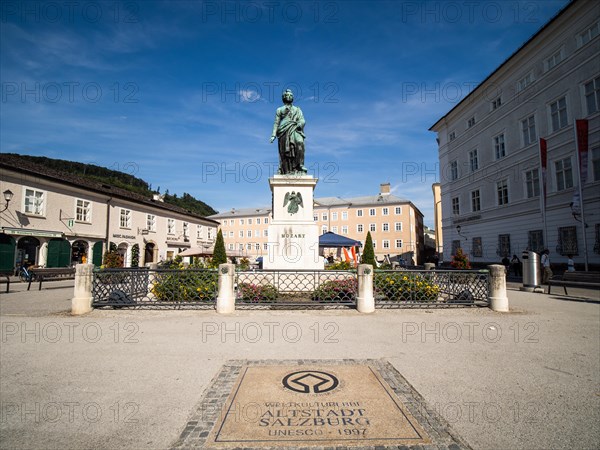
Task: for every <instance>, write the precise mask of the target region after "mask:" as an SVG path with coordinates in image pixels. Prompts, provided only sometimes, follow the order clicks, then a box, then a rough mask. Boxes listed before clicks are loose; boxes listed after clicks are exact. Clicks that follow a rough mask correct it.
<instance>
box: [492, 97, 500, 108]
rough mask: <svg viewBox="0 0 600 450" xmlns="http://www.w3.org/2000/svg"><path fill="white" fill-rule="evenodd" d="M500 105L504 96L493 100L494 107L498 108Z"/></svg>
mask: <svg viewBox="0 0 600 450" xmlns="http://www.w3.org/2000/svg"><path fill="white" fill-rule="evenodd" d="M500 106H502V97H498V98H497V99H496V100H493V101H492V109H498V108H500Z"/></svg>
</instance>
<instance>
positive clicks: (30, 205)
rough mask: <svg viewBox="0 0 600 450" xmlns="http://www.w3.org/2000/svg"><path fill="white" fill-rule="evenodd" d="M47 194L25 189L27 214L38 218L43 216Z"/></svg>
mask: <svg viewBox="0 0 600 450" xmlns="http://www.w3.org/2000/svg"><path fill="white" fill-rule="evenodd" d="M45 196H46V194H45V192H44V191H38V190H36V189H25V205H24V206H25V207H24V208H23V209H24V210H25V213H26V214H34V215H36V216H43V215H44V209H45V206H46V205H45V204H44V203H45V202H44V198H45Z"/></svg>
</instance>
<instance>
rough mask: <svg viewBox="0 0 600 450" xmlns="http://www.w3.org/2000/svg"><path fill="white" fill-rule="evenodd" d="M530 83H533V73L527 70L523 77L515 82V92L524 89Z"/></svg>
mask: <svg viewBox="0 0 600 450" xmlns="http://www.w3.org/2000/svg"><path fill="white" fill-rule="evenodd" d="M532 83H533V73H531V72H529V73H528V74H527V75H525V76H524V77H523V78H521V79H520V80H519V82H518V83H517V92H520V91H522V90H524V89H526V88H527V87H528V86H530V85H531V84H532Z"/></svg>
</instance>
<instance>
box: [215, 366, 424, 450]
mask: <svg viewBox="0 0 600 450" xmlns="http://www.w3.org/2000/svg"><path fill="white" fill-rule="evenodd" d="M430 442H431V440H430V439H429V437H428V435H427V434H426V432H425V431H424V429H423V428H422V427H421V426H420V425H419V423H418V422H417V421H416V420H415V418H414V417H413V416H412V415H411V414H410V412H409V411H408V409H407V408H406V407H405V406H404V405H403V404H402V402H401V401H400V400H399V398H398V397H397V396H396V395H395V394H394V392H393V390H392V389H391V388H390V386H389V385H388V383H387V382H386V381H385V380H384V379H383V378H382V377H381V375H380V374H379V373H378V372H377V370H375V369H374V368H372V367H371V366H369V365H352V366H342V365H337V366H327V365H324V366H314V367H313V366H308V367H307V366H277V365H275V366H245V367H242V369H241V371H240V375H239V377H238V379H237V381H236V383H235V384H234V386H233V389H232V391H231V394H230V395H229V397H228V399H227V401H226V403H225V406H224V407H223V409H222V411H221V413H220V415H219V417H218V419H217V421H216V423H215V426H214V428H213V429H212V431H211V433H210V434H209V436H208V438H207V440H206V442H205V445H206V446H207V447H209V448H232V447H243V446H247V447H252V446H269V447H286V446H297V445H302V446H307V445H309V446H310V445H315V446H323V445H341V446H355V445H409V446H410V445H417V444H428V443H430Z"/></svg>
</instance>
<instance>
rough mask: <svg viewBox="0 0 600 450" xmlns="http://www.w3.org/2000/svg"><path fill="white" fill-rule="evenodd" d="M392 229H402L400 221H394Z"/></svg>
mask: <svg viewBox="0 0 600 450" xmlns="http://www.w3.org/2000/svg"><path fill="white" fill-rule="evenodd" d="M394 230H396V231H402V222H396V223H395V224H394Z"/></svg>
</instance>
